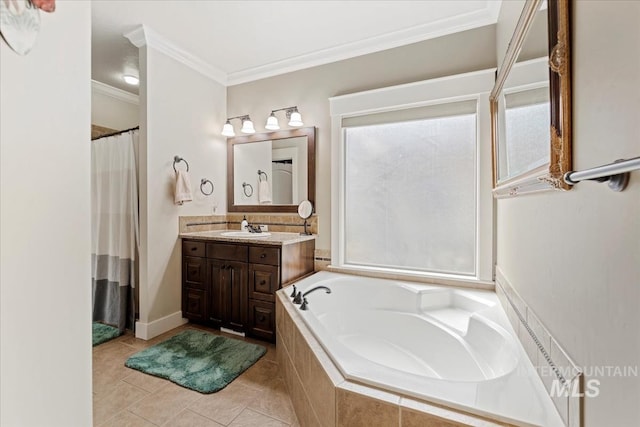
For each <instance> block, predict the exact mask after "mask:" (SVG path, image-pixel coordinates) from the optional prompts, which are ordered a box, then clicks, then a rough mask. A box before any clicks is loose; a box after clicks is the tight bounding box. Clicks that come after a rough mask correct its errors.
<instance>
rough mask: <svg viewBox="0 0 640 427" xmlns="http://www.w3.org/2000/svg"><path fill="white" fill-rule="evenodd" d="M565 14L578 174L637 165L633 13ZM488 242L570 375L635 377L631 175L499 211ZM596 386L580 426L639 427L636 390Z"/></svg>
mask: <svg viewBox="0 0 640 427" xmlns="http://www.w3.org/2000/svg"><path fill="white" fill-rule="evenodd" d="M572 6H573V9H574V11H573V17H574V19H573V31H572V33H573V34H572V36H573V38H572V40H573V67H574V68H573V155H574V169H576V170H581V169H585V168H590V167H594V166H598V165H601V164H605V163H609V162H611V161H613V160H616V159H619V158H630V157H636V156H638V155H640V26H639V25H638V23H639V22H640V2H632V1H627V2H625V1H615V2H614V1H607V2H604V1H578V2H572ZM497 240H498V242H497V245H498V246H497V252H498V254H497V263H498V266H499V267H500V268H501V269H502V271H503V272H504V273H505V276H506V277H507V279H508V280H509V281H510V282H511V284H512V285H513V286H514V287H515V288H516V290H517V291H518V292H519V294H520V295H521V296H522V298H523V299H524V301H525V302H526V303H527V304H528V305H529V307H530V308H531V309H532V310H533V311H534V312H535V314H537V315H538V317H539V318H540V319H541V320H542V322H543V323H544V325H545V326H546V327H547V328H548V329H549V331H550V332H551V334H552V335H553V336H554V337H555V338H556V339H557V340H558V342H559V343H560V345H561V346H563V347H564V348H565V349H566V350H567V352H568V353H569V356H571V357H572V358H573V359H574V360H575V361H576V363H577V364H579V365H581V366H584V367H586V369H587V373H588V369H590V368H593V367H599V366H620V367H623V366H634V367H638V369H640V367H639V365H640V333H639V330H640V309H638V306H639V305H640V172H634V173H632V175H631V181H630V184H629V187H628V188H627V190H625V191H624V192H622V193H615V192H612V191H611V190H609V189H608V188H607V186H606V185H605V184H598V183H592V182H583V183H580V184H578V185H577V186H576V187H575V188H574V189H572V190H571V191H569V192H566V193H543V194H537V195H528V196H524V197H518V198H515V199H503V200H499V201H498V217H497ZM590 378H595V377H590V376H588V375H587V377H586V379H587V380H589V379H590ZM597 378H598V379H599V380H600V381H601V385H600V394H599V395H598V396H597V397H591V398H589V397H587V398H586V401H585V415H586V423H585V425H586V426H637V425H640V405H638V402H640V379H639V378H638V377H611V376H609V377H602V378H600V377H597Z"/></svg>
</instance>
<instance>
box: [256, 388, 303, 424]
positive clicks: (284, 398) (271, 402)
mask: <svg viewBox="0 0 640 427" xmlns="http://www.w3.org/2000/svg"><path fill="white" fill-rule="evenodd" d="M248 408H249V409H252V410H254V411H256V412H260V413H261V414H264V415H268V416H270V417H273V418H277V419H279V420H281V421H283V422H286V423H287V424H291V423H294V422H296V421H297V418H296V413H295V411H294V409H293V405H292V404H291V399H290V398H289V393H288V392H287V386H286V385H285V383H284V380H282V379H280V378H277V379H274V380H271V384H270V387H269V388H268V389H265V393H262V394H260V395H259V396H258V398H257V399H255V400H254V401H253V402H251V403H250V404H249V406H248Z"/></svg>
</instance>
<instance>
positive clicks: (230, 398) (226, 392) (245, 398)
mask: <svg viewBox="0 0 640 427" xmlns="http://www.w3.org/2000/svg"><path fill="white" fill-rule="evenodd" d="M259 393H260V392H259V391H258V390H256V389H254V388H251V387H247V386H245V385H243V384H240V383H238V382H237V381H234V382H232V383H231V384H229V385H228V386H227V387H225V388H224V389H222V390H220V391H219V392H217V393H212V394H208V395H204V396H203V397H202V398H201V399H199V400H198V401H197V402H195V403H193V404H191V405H189V409H190V410H192V411H193V412H196V413H198V414H200V415H202V416H205V417H207V418H210V419H212V420H214V421H216V422H218V423H220V424H224V425H228V424H229V423H230V422H231V421H233V419H234V418H236V417H237V416H238V415H239V414H240V413H241V412H242V411H243V410H244V409H245V408H246V407H247V405H248V404H249V403H251V402H252V401H253V400H254V399H255V398H256V396H257V395H258V394H259Z"/></svg>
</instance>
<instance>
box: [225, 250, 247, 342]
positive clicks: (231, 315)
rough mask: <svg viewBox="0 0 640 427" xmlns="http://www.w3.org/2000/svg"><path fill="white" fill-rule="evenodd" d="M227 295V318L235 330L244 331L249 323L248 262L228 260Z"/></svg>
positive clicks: (229, 324)
mask: <svg viewBox="0 0 640 427" xmlns="http://www.w3.org/2000/svg"><path fill="white" fill-rule="evenodd" d="M225 264H226V267H227V268H226V269H225V274H226V277H227V280H226V284H227V289H226V291H227V295H226V300H225V303H226V304H225V305H226V311H225V313H226V316H225V320H226V323H227V325H228V327H230V328H231V329H233V330H236V331H244V329H245V327H246V325H247V267H248V266H247V263H244V262H238V261H227V262H226V263H225Z"/></svg>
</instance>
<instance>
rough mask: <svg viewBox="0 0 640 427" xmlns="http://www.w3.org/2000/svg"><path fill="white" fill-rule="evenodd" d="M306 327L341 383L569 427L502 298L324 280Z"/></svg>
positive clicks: (344, 278) (307, 282)
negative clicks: (536, 367)
mask: <svg viewBox="0 0 640 427" xmlns="http://www.w3.org/2000/svg"><path fill="white" fill-rule="evenodd" d="M296 285H297V287H298V289H299V290H301V291H302V292H303V293H304V292H305V291H308V290H309V289H311V288H313V287H315V286H320V285H322V286H328V287H329V288H331V291H332V292H331V294H327V293H325V291H324V290H317V291H315V292H313V293H312V294H310V295H308V296H307V300H308V310H306V311H302V310H300V311H299V312H300V314H301V316H302V319H303V320H304V322H305V323H306V324H307V326H308V327H309V329H311V331H312V333H313V334H314V335H315V337H316V338H317V339H318V341H319V342H320V343H321V345H322V346H323V347H324V350H325V351H326V352H327V353H328V354H329V356H330V357H331V359H332V360H333V362H334V364H335V365H336V366H337V367H338V369H339V370H340V371H341V373H342V375H343V376H344V377H345V378H346V379H348V380H351V381H356V382H360V383H364V384H368V385H371V386H375V387H378V388H382V389H385V390H389V391H393V392H396V393H399V394H404V395H409V396H414V397H417V398H420V399H424V400H427V401H431V402H435V403H440V404H444V405H446V406H449V407H453V408H457V409H461V410H464V411H468V412H471V413H475V414H478V415H483V416H488V417H491V418H494V419H498V420H502V421H506V422H511V423H516V424H520V425H540V426H556V425H558V426H562V425H563V423H562V421H561V419H560V417H559V415H558V413H557V412H556V410H555V408H554V406H553V403H552V402H551V400H550V398H549V397H548V395H547V394H546V392H545V389H544V386H543V384H542V382H541V381H540V379H539V377H538V376H537V374H536V373H535V370H534V368H533V366H532V365H531V363H530V361H529V359H528V358H527V356H526V354H525V352H524V350H523V348H522V347H521V345H520V343H519V341H518V340H517V338H515V334H514V332H513V330H512V328H511V326H510V324H509V322H508V320H507V317H506V315H505V314H504V312H503V310H502V308H501V306H500V303H499V301H498V299H497V296H496V295H495V293H493V292H490V291H480V290H470V289H462V288H452V287H443V286H431V285H422V284H415V283H409V282H400V281H394V280H384V279H373V278H367V277H360V276H353V275H344V274H337V273H330V272H325V271H323V272H319V273H316V274H315V275H313V276H311V277H309V278H307V279H304V280H302V281H300V282H298V283H296Z"/></svg>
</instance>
